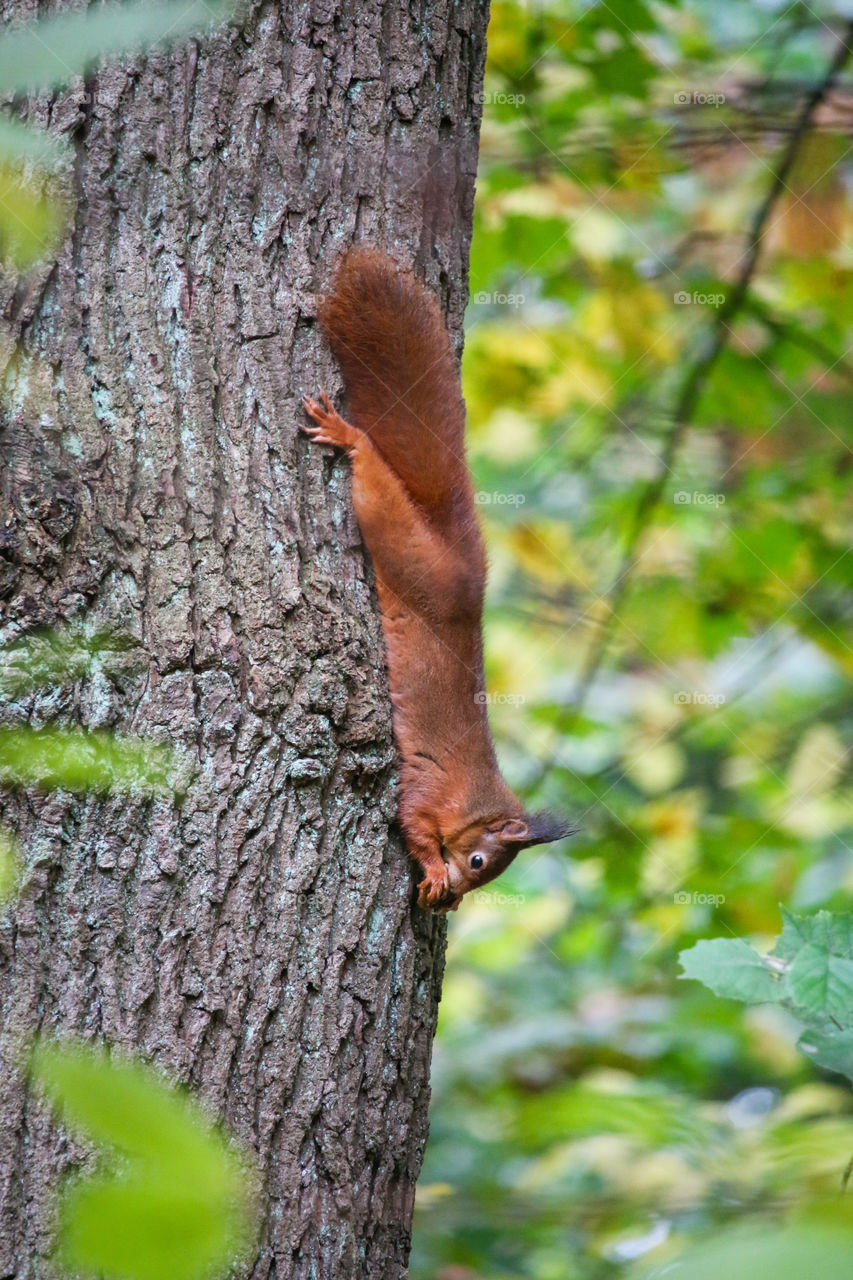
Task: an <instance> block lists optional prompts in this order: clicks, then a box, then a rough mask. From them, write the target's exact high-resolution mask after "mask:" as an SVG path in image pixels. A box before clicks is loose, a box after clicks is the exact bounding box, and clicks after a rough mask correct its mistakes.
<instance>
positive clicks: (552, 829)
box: [524, 813, 577, 846]
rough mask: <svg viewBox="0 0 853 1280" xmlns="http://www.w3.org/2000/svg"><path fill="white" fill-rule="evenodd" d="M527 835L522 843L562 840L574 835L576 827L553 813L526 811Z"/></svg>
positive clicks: (546, 842) (543, 842) (544, 842)
mask: <svg viewBox="0 0 853 1280" xmlns="http://www.w3.org/2000/svg"><path fill="white" fill-rule="evenodd" d="M524 823H525V826H526V827H527V837H526V839H525V840H524V844H525V845H527V846H529V845H532V844H549V843H550V842H551V841H552V840H563V839H565V837H566V836H571V835H574V833H575V831H577V827H575V826H573V825H572V823H571V822H566V820H565V819H564V818H556V817H555V816H554V814H553V813H528V814H525V818H524Z"/></svg>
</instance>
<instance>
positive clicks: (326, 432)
mask: <svg viewBox="0 0 853 1280" xmlns="http://www.w3.org/2000/svg"><path fill="white" fill-rule="evenodd" d="M320 399H321V400H322V402H323V403H322V405H319V404H318V403H317V401H316V400H312V399H311V397H310V396H306V397H305V399H304V400H303V401H302V407H303V408H304V410H305V412H306V413H307V414H308V417H309V418H313V419H314V421H315V422H316V423H317V425H316V427H315V426H310V425H309V424H308V423H306V424H305V425H304V426H303V427H302V430H303V431H304V432H305V434H306V435H309V436H310V437H311V439H312V440H313V441H314V443H315V444H334V445H337V446H338V448H339V449H352V448H354V446H355V445H356V444H358V439H359V435H360V432H358V431H356V429H355V427H351V426H350V424H349V423H348V422H345V421H344V419H343V418H342V417H341V415H340V414H339V413H338V412H337V410H336V409H334V408H333V407H332V402H331V400H330V399H329V397H328V396H327V395H326V393H325V391H321V392H320Z"/></svg>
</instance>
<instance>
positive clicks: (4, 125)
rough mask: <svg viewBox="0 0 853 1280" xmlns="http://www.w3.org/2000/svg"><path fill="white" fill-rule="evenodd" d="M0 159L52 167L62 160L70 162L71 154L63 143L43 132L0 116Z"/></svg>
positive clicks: (18, 121)
mask: <svg viewBox="0 0 853 1280" xmlns="http://www.w3.org/2000/svg"><path fill="white" fill-rule="evenodd" d="M0 157H2V158H4V159H6V160H32V161H33V162H34V163H36V164H40V165H53V164H55V163H56V162H57V161H58V160H60V159H62V158H66V159H68V160H70V159H71V158H72V152H71V149H70V147H68V146H66V144H65V143H63V142H60V141H59V140H58V139H57V138H54V137H52V136H51V135H50V134H48V133H45V132H44V131H43V130H41V129H35V128H31V127H30V126H29V125H26V124H23V123H22V122H21V121H20V120H15V119H13V118H11V117H9V116H6V117H3V116H0Z"/></svg>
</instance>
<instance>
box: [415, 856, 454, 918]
mask: <svg viewBox="0 0 853 1280" xmlns="http://www.w3.org/2000/svg"><path fill="white" fill-rule="evenodd" d="M449 892H450V877H449V875H448V872H447V867H446V865H445V864H444V863H442V864H441V869H440V870H439V868H438V867H430V868H429V869H428V870H427V873H426V876H425V877H424V879H423V880H422V881H421V882H420V884H419V885H418V906H419V907H422V908H423V909H424V911H429V910H430V908H435V907H437V906H438V905H439V903H440V902H441V901H442V899H443V898H445V897H446V896H447V895H448V894H449Z"/></svg>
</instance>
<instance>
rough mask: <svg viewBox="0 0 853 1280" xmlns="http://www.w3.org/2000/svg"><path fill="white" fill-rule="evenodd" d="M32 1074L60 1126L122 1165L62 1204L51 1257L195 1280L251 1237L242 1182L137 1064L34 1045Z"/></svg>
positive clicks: (110, 1270)
mask: <svg viewBox="0 0 853 1280" xmlns="http://www.w3.org/2000/svg"><path fill="white" fill-rule="evenodd" d="M30 1069H31V1073H32V1076H33V1078H34V1080H35V1081H36V1082H38V1083H39V1084H40V1085H41V1086H42V1087H43V1089H44V1090H45V1092H46V1093H47V1095H48V1097H49V1098H50V1100H51V1101H52V1102H53V1103H54V1105H55V1106H56V1108H57V1110H58V1112H59V1114H60V1116H61V1118H62V1120H63V1122H64V1123H65V1124H66V1125H68V1126H69V1127H71V1128H73V1129H77V1130H79V1131H81V1132H82V1133H83V1134H84V1135H85V1136H87V1137H88V1138H90V1139H92V1140H94V1141H95V1142H97V1143H98V1144H99V1145H101V1146H103V1145H108V1146H109V1147H110V1148H112V1149H113V1150H114V1151H115V1152H116V1153H118V1154H120V1157H121V1158H120V1159H115V1157H113V1159H112V1160H111V1161H110V1164H111V1168H110V1169H109V1170H108V1171H106V1172H104V1171H101V1172H100V1173H99V1174H98V1175H97V1176H94V1177H88V1178H84V1179H82V1180H80V1181H78V1182H76V1183H74V1184H72V1185H71V1187H70V1188H69V1189H67V1190H66V1192H65V1193H64V1194H63V1197H62V1202H61V1206H60V1222H61V1226H60V1234H59V1256H60V1258H61V1260H62V1262H63V1264H64V1265H65V1266H66V1267H67V1268H68V1269H69V1270H73V1271H75V1272H76V1271H80V1270H85V1271H89V1272H93V1271H94V1272H98V1273H99V1274H101V1275H103V1276H107V1277H110V1276H114V1277H121V1278H122V1280H196V1277H198V1278H201V1277H205V1276H208V1275H210V1274H211V1273H212V1271H214V1270H218V1271H221V1270H224V1269H225V1267H226V1266H227V1265H228V1264H229V1263H231V1262H233V1261H234V1256H235V1254H237V1253H239V1252H240V1251H242V1250H243V1249H244V1248H246V1246H247V1245H248V1243H249V1240H250V1237H251V1202H252V1189H251V1179H250V1178H249V1176H248V1174H247V1173H246V1172H245V1171H244V1169H243V1168H242V1166H241V1163H240V1161H239V1160H238V1158H237V1155H236V1154H235V1152H233V1151H232V1150H231V1149H230V1148H229V1146H228V1144H227V1143H226V1142H225V1140H224V1138H223V1137H222V1135H221V1134H220V1133H219V1132H218V1131H217V1130H216V1129H215V1128H214V1127H213V1126H212V1125H211V1124H210V1122H209V1120H208V1119H207V1118H206V1116H205V1115H204V1113H203V1112H202V1111H201V1109H200V1108H199V1107H197V1106H196V1105H195V1104H194V1103H193V1102H192V1101H191V1099H190V1098H189V1097H187V1096H186V1095H185V1094H183V1093H181V1092H179V1091H178V1090H175V1089H174V1088H172V1087H171V1086H169V1085H168V1084H167V1083H166V1082H165V1081H164V1080H162V1079H161V1078H160V1077H159V1076H158V1075H157V1074H156V1073H155V1072H154V1071H153V1070H151V1069H150V1068H148V1067H145V1066H143V1065H141V1064H140V1063H138V1062H135V1061H129V1060H118V1061H117V1060H113V1059H111V1058H110V1057H109V1056H108V1055H107V1054H106V1053H104V1052H103V1051H97V1050H93V1049H90V1048H85V1047H82V1046H78V1045H60V1044H57V1043H53V1042H39V1043H37V1044H36V1046H35V1048H34V1050H33V1053H32V1055H31V1060H30Z"/></svg>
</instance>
